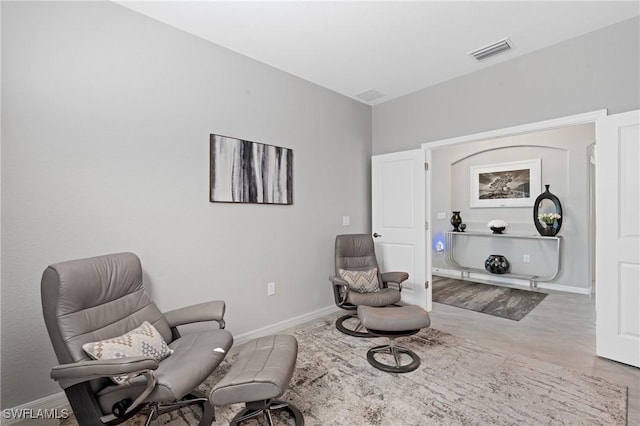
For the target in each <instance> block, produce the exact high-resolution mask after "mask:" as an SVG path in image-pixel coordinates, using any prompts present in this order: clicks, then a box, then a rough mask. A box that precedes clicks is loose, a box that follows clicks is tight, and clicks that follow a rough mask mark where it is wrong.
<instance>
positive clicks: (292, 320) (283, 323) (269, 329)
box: [233, 305, 340, 346]
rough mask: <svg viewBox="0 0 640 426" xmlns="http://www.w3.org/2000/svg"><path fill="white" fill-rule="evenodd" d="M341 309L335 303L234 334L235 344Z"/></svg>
mask: <svg viewBox="0 0 640 426" xmlns="http://www.w3.org/2000/svg"><path fill="white" fill-rule="evenodd" d="M339 311H340V310H339V309H338V308H337V307H336V306H335V305H331V306H327V307H326V308H322V309H318V310H317V311H313V312H309V313H308V314H304V315H300V316H297V317H294V318H290V319H287V320H284V321H280V322H277V323H275V324H271V325H268V326H266V327H262V328H259V329H257V330H253V331H249V332H247V333H243V334H239V335H238V336H233V346H236V345H242V344H243V343H246V342H248V341H249V340H252V339H255V338H257V337H262V336H268V335H270V334H276V333H280V332H282V331H284V330H288V329H290V328H292V327H296V326H298V325H301V324H304V323H307V322H309V321H313V320H316V319H319V318H322V317H324V316H327V315H329V314H332V313H334V312H339Z"/></svg>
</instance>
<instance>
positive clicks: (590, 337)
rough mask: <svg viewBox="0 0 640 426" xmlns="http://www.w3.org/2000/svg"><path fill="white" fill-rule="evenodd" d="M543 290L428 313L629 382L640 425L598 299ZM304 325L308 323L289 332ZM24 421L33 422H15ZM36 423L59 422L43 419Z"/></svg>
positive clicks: (483, 339) (474, 335)
mask: <svg viewBox="0 0 640 426" xmlns="http://www.w3.org/2000/svg"><path fill="white" fill-rule="evenodd" d="M545 291H546V292H548V293H549V296H547V297H546V298H545V300H543V301H542V302H541V303H540V304H539V305H538V306H537V307H536V308H535V309H534V310H533V311H531V312H530V313H529V314H528V315H527V316H526V317H524V318H523V319H522V320H520V321H512V320H507V319H503V318H498V317H494V316H491V315H487V314H482V313H478V312H473V311H467V310H465V309H460V308H454V307H452V306H447V305H443V304H440V303H434V304H433V310H432V311H431V313H430V316H431V326H432V327H434V328H436V329H438V330H440V331H444V332H447V333H451V334H454V335H456V336H459V337H463V338H465V339H467V340H471V341H474V342H476V343H479V344H481V345H484V346H487V347H492V348H494V349H498V350H502V351H505V352H515V353H518V354H521V355H525V356H528V357H531V358H535V359H538V360H542V361H546V362H549V363H552V364H556V365H560V366H563V367H566V368H570V369H572V370H575V371H579V372H581V373H584V374H589V375H593V376H598V377H602V378H605V379H607V380H609V381H611V382H614V383H619V384H621V385H625V386H627V387H628V388H629V394H628V395H629V397H628V406H629V413H628V424H629V425H630V426H640V368H635V367H631V366H628V365H624V364H620V363H617V362H613V361H609V360H607V359H604V358H599V357H596V356H595V317H596V314H595V305H594V300H593V299H592V298H591V297H589V296H584V295H577V294H570V293H561V292H553V291H547V290H545ZM313 322H315V321H313ZM306 325H308V323H307V324H302V325H299V326H297V327H294V328H292V329H290V330H289V331H293V330H294V329H298V328H301V327H304V326H306ZM26 424H33V423H30V422H20V423H17V424H16V425H26ZM37 424H38V425H43V426H44V425H47V426H48V425H54V424H56V423H54V422H51V423H49V422H47V421H41V422H38V423H37Z"/></svg>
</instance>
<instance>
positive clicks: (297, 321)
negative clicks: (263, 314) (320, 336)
mask: <svg viewBox="0 0 640 426" xmlns="http://www.w3.org/2000/svg"><path fill="white" fill-rule="evenodd" d="M338 311H340V310H339V309H338V308H337V307H336V306H335V305H331V306H327V307H326V308H322V309H318V310H317V311H313V312H309V313H307V314H303V315H299V316H297V317H294V318H290V319H287V320H284V321H280V322H277V323H275V324H271V325H268V326H266V327H262V328H259V329H257V330H253V331H249V332H247V333H243V334H240V335H238V336H234V338H233V345H234V346H236V345H242V344H243V343H246V342H248V341H249V340H251V339H255V338H257V337H262V336H268V335H270V334H276V333H280V332H282V331H285V330H288V329H290V328H292V327H296V326H299V325H302V324H305V323H307V322H310V321H314V320H317V319H319V318H322V317H324V316H327V315H329V314H332V313H334V312H338ZM69 407H70V406H69V401H68V400H67V396H66V395H65V393H64V392H58V393H55V394H53V395H49V396H45V397H44V398H40V399H36V400H35V401H31V402H27V403H26V404H22V405H19V406H17V407H14V408H8V409H5V410H2V412H1V413H0V418H1V419H2V420H1V424H2V425H10V424H13V423H17V422H19V421H24V419H20V418H5V413H29V412H33V413H35V412H38V411H39V410H42V411H52V410H61V409H63V408H66V409H69ZM6 417H16V416H11V415H10V414H8V415H7V416H6Z"/></svg>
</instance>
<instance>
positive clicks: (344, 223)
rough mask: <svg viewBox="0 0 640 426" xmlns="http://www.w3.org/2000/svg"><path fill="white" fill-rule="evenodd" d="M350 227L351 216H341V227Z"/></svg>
mask: <svg viewBox="0 0 640 426" xmlns="http://www.w3.org/2000/svg"><path fill="white" fill-rule="evenodd" d="M349 225H351V216H342V226H349Z"/></svg>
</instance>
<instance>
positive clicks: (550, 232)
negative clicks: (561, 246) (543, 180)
mask: <svg viewBox="0 0 640 426" xmlns="http://www.w3.org/2000/svg"><path fill="white" fill-rule="evenodd" d="M549 186H551V185H545V186H544V187H545V190H544V192H543V193H542V194H540V195H538V198H536V201H534V203H533V224H534V225H535V226H536V229H537V230H538V232H539V233H540V235H543V236H545V237H550V236H554V235H556V234H558V232H560V228H561V227H562V218H563V216H562V204H560V199H559V198H558V197H556V196H555V195H553V194H552V193H551V192H549ZM544 200H549V201H551V202H552V203H553V205H554V208H555V213H558V214H559V215H560V219H558V220H556V222H555V223H554V224H553V226H552V229H548V227H547V225H545V224H544V223H542V222H540V219H538V209H539V207H540V204H541V203H542V202H543V201H544Z"/></svg>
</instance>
